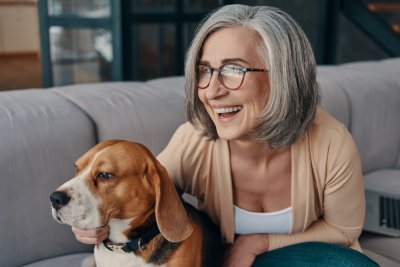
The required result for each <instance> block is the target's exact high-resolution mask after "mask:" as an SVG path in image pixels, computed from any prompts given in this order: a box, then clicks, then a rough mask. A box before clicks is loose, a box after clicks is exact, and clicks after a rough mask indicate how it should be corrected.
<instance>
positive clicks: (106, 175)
mask: <svg viewBox="0 0 400 267" xmlns="http://www.w3.org/2000/svg"><path fill="white" fill-rule="evenodd" d="M112 177H113V175H112V174H111V173H107V172H99V173H98V174H97V176H96V179H103V180H108V179H111V178H112Z"/></svg>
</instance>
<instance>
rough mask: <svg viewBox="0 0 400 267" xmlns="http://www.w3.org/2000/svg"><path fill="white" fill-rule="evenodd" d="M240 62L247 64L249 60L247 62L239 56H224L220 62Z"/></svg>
mask: <svg viewBox="0 0 400 267" xmlns="http://www.w3.org/2000/svg"><path fill="white" fill-rule="evenodd" d="M238 61H239V62H242V63H245V64H249V62H247V61H246V60H244V59H243V58H240V57H234V58H224V59H223V60H222V61H221V63H222V64H225V63H230V62H238Z"/></svg>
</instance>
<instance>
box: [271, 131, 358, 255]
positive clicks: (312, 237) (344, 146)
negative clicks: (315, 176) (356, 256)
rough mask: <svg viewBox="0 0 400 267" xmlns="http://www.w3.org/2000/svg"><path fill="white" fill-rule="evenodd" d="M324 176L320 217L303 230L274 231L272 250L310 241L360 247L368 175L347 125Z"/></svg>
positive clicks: (332, 148) (333, 147)
mask: <svg viewBox="0 0 400 267" xmlns="http://www.w3.org/2000/svg"><path fill="white" fill-rule="evenodd" d="M324 168H325V167H324ZM324 178H325V184H324V187H323V202H322V206H323V207H322V215H321V216H320V218H319V219H317V220H316V221H314V222H313V223H311V224H310V225H309V226H308V227H307V228H306V229H305V230H304V231H302V232H298V233H292V234H270V235H269V241H270V246H269V250H273V249H277V248H280V247H284V246H288V245H291V244H295V243H300V242H310V241H320V242H328V243H335V244H340V245H343V246H346V247H353V248H356V249H360V247H359V245H358V242H357V240H358V237H359V235H360V234H361V231H362V226H363V222H364V215H365V195H364V179H363V176H362V170H361V163H360V158H359V155H358V151H357V148H356V146H355V143H354V141H353V139H352V137H351V135H350V133H348V132H347V130H345V129H344V131H343V133H342V134H340V135H339V134H338V135H336V136H335V137H334V138H333V140H332V142H331V144H330V152H329V155H328V158H327V162H326V177H324Z"/></svg>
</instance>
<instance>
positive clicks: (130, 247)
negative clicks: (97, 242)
mask: <svg viewBox="0 0 400 267" xmlns="http://www.w3.org/2000/svg"><path fill="white" fill-rule="evenodd" d="M159 233H160V230H159V229H158V225H157V223H154V224H153V226H152V227H151V228H150V229H149V230H148V231H147V232H145V233H144V234H143V235H141V236H140V237H137V238H134V239H132V240H131V241H129V242H127V243H115V242H112V241H111V240H109V239H106V240H104V241H103V244H104V246H105V247H106V248H107V249H108V250H110V251H117V252H125V253H131V252H134V253H135V252H137V251H143V249H144V248H145V247H146V245H147V244H148V243H149V242H150V241H151V240H152V239H153V238H154V237H155V236H157V235H158V234H159Z"/></svg>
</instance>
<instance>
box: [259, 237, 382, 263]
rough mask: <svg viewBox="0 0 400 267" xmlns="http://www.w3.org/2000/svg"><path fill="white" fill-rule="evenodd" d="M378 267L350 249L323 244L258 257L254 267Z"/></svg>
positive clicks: (311, 243)
mask: <svg viewBox="0 0 400 267" xmlns="http://www.w3.org/2000/svg"><path fill="white" fill-rule="evenodd" d="M275 266H279V267H289V266H301V267H311V266H318V267H319V266H321V267H328V266H333V267H370V266H371V267H376V266H379V265H378V264H377V263H376V262H374V261H373V260H371V259H370V258H368V257H367V256H366V255H364V254H362V253H360V252H358V251H356V250H354V249H350V248H345V247H342V246H339V245H335V244H329V243H322V242H307V243H300V244H295V245H291V246H287V247H284V248H280V249H276V250H273V251H270V252H267V253H264V254H261V255H258V256H257V258H256V260H255V261H254V263H253V266H252V267H275Z"/></svg>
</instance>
